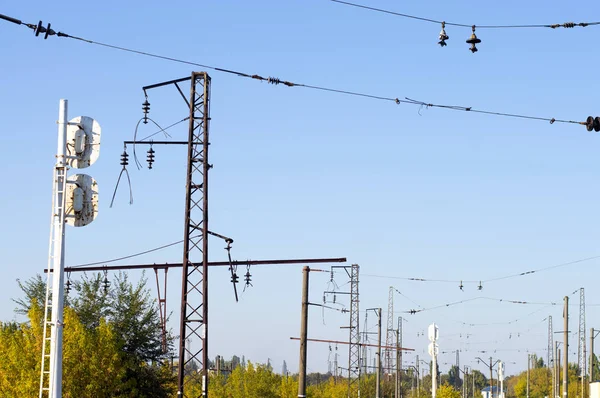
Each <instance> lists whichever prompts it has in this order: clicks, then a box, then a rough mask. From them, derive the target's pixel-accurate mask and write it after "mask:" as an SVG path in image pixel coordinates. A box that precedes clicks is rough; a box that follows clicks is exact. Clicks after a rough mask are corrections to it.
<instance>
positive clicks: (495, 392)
mask: <svg viewBox="0 0 600 398" xmlns="http://www.w3.org/2000/svg"><path fill="white" fill-rule="evenodd" d="M499 391H500V389H499V388H498V387H496V386H492V394H491V396H490V387H489V386H488V387H486V388H484V389H482V390H481V396H482V398H498V392H499Z"/></svg>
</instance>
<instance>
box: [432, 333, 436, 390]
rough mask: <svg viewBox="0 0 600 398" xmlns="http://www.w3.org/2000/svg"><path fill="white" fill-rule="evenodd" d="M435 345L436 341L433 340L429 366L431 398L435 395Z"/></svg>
mask: <svg viewBox="0 0 600 398" xmlns="http://www.w3.org/2000/svg"><path fill="white" fill-rule="evenodd" d="M435 343H436V341H435V340H433V345H434V348H433V350H434V351H433V355H432V359H433V361H432V364H431V397H432V398H435V396H436V393H437V355H436V354H437V352H435Z"/></svg>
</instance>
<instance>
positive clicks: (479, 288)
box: [477, 281, 483, 290]
mask: <svg viewBox="0 0 600 398" xmlns="http://www.w3.org/2000/svg"><path fill="white" fill-rule="evenodd" d="M477 289H478V290H483V286H482V285H481V281H479V286H477Z"/></svg>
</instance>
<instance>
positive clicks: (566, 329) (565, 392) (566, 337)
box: [562, 296, 569, 398]
mask: <svg viewBox="0 0 600 398" xmlns="http://www.w3.org/2000/svg"><path fill="white" fill-rule="evenodd" d="M563 321H564V329H563V339H564V342H563V345H564V347H563V356H564V358H563V393H562V396H563V398H568V397H569V296H565V309H564V312H563Z"/></svg>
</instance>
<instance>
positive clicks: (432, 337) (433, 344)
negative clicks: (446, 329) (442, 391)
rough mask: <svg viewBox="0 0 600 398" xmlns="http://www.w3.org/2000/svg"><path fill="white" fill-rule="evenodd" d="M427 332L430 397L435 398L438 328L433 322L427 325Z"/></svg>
mask: <svg viewBox="0 0 600 398" xmlns="http://www.w3.org/2000/svg"><path fill="white" fill-rule="evenodd" d="M427 334H428V337H429V341H430V343H429V347H428V350H429V355H431V360H432V364H431V397H432V398H435V396H436V394H437V355H438V351H439V347H438V344H437V340H438V339H439V328H438V327H437V325H436V324H435V323H432V324H431V325H429V328H428V330H427Z"/></svg>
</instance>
